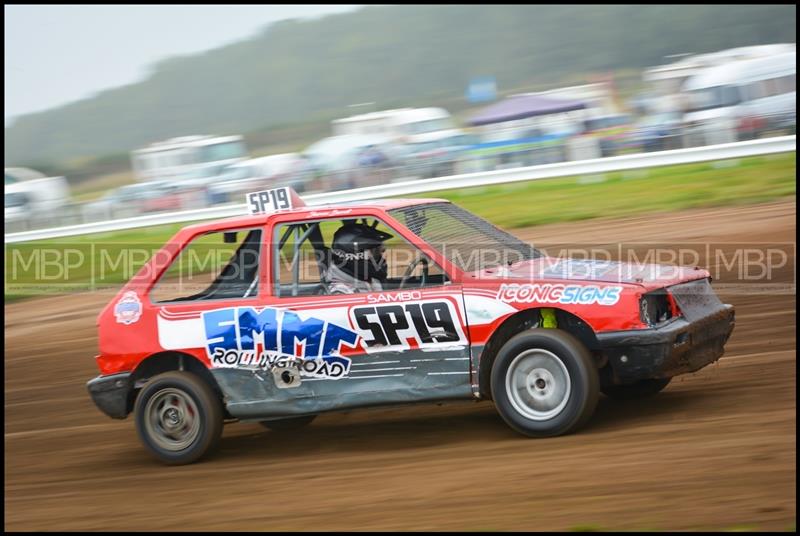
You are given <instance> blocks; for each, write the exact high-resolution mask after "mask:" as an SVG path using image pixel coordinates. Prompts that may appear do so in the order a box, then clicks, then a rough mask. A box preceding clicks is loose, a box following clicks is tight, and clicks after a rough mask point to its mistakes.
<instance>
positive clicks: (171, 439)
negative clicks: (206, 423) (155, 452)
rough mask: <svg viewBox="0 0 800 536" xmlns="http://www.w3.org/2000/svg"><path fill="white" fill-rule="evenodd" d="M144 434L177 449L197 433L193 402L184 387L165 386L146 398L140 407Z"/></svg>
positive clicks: (197, 423) (187, 445) (161, 444)
mask: <svg viewBox="0 0 800 536" xmlns="http://www.w3.org/2000/svg"><path fill="white" fill-rule="evenodd" d="M144 415H145V419H144V425H145V428H146V430H147V435H148V436H150V438H152V440H153V441H155V443H156V444H157V445H158V446H159V448H162V449H164V450H169V451H172V452H179V451H181V450H184V449H186V448H187V447H189V446H190V445H191V444H192V443H193V442H194V441H195V439H197V435H198V434H199V433H200V414H199V411H198V410H197V405H196V404H195V402H194V400H193V399H192V397H191V396H189V395H188V394H187V393H186V392H185V391H182V390H180V389H175V388H172V387H168V388H166V389H161V390H160V391H158V392H157V393H155V394H154V395H153V396H151V397H150V400H148V401H147V406H145V409H144Z"/></svg>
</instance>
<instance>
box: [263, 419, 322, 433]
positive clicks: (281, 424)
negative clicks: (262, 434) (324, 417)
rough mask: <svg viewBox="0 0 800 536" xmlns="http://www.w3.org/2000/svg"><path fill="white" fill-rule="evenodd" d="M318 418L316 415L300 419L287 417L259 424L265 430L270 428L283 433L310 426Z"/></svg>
mask: <svg viewBox="0 0 800 536" xmlns="http://www.w3.org/2000/svg"><path fill="white" fill-rule="evenodd" d="M316 418H317V416H316V415H302V416H300V417H287V418H285V419H274V420H271V421H260V422H259V424H260V425H261V426H263V427H264V428H269V429H270V430H273V431H275V432H282V431H284V430H297V429H298V428H302V427H304V426H308V425H309V424H311V421H313V420H314V419H316Z"/></svg>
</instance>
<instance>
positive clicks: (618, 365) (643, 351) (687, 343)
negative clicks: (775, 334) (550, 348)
mask: <svg viewBox="0 0 800 536" xmlns="http://www.w3.org/2000/svg"><path fill="white" fill-rule="evenodd" d="M721 305H722V304H721ZM735 323H736V322H735V320H734V308H733V306H732V305H722V308H720V309H716V310H714V311H713V312H711V313H709V314H707V315H705V316H703V317H702V318H696V319H694V320H693V321H691V322H690V321H688V320H686V319H685V318H683V317H679V318H675V319H673V320H672V321H670V322H669V323H668V324H666V325H664V326H661V327H657V328H650V329H640V330H629V331H613V332H606V333H598V334H597V339H598V341H599V343H600V346H601V348H602V350H603V352H604V353H605V355H606V356H607V357H608V361H609V364H610V365H611V368H612V370H613V373H614V379H615V383H622V384H627V383H632V382H635V381H637V380H643V379H647V378H671V377H673V376H677V375H679V374H686V373H688V372H694V371H696V370H699V369H701V368H703V367H705V366H706V365H708V364H711V363H713V362H714V361H716V360H717V359H719V358H720V357H722V354H723V353H724V351H725V349H724V345H725V343H726V342H727V341H728V338H729V337H730V336H731V333H732V332H733V327H734V325H735Z"/></svg>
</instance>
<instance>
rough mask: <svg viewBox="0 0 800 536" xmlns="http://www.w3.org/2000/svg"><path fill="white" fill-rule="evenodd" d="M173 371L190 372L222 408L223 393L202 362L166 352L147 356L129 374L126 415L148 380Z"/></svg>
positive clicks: (174, 352)
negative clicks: (219, 401)
mask: <svg viewBox="0 0 800 536" xmlns="http://www.w3.org/2000/svg"><path fill="white" fill-rule="evenodd" d="M173 370H177V371H186V372H191V373H193V374H195V375H196V376H198V377H199V378H200V379H201V380H203V381H204V382H205V383H207V384H208V385H209V386H210V387H211V389H212V390H213V391H214V393H215V394H216V395H217V396H218V397H219V398H220V400H221V401H223V407H224V400H225V398H224V393H223V392H222V389H221V388H220V386H219V384H218V383H217V380H215V379H214V375H213V374H211V371H210V370H208V367H206V366H205V364H204V363H203V362H202V361H200V360H199V359H197V358H196V357H195V356H193V355H191V354H188V353H185V352H176V351H166V352H157V353H155V354H152V355H150V356H148V357H147V358H145V359H144V360H142V362H141V363H139V365H137V366H136V368H135V369H134V370H133V372H132V373H131V386H132V389H131V391H130V393H129V396H128V404H127V410H128V413H130V412H132V411H133V407H134V404H135V403H136V397H137V396H138V394H139V391H140V390H141V388H142V387H143V386H144V384H145V383H147V381H148V380H149V379H150V378H152V377H153V376H156V375H158V374H161V373H163V372H170V371H173ZM226 414H227V410H226Z"/></svg>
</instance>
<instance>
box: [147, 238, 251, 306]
mask: <svg viewBox="0 0 800 536" xmlns="http://www.w3.org/2000/svg"><path fill="white" fill-rule="evenodd" d="M261 241H262V240H261V229H230V230H226V231H219V232H210V233H205V234H203V235H200V236H198V237H195V238H194V239H193V240H192V241H191V242H189V243H188V244H187V245H186V246H185V247H184V248H183V250H182V251H181V252H180V254H179V255H178V256H177V257H176V258H175V259H174V260H173V261H172V264H170V265H169V266H168V267H167V269H166V270H165V271H164V273H163V274H161V277H160V278H159V280H158V281H157V282H156V284H155V286H154V287H153V289H152V290H151V291H150V300H151V301H152V302H153V303H167V302H191V301H201V300H221V299H236V298H255V297H257V296H258V280H259V272H260V270H259V257H260V251H261Z"/></svg>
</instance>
